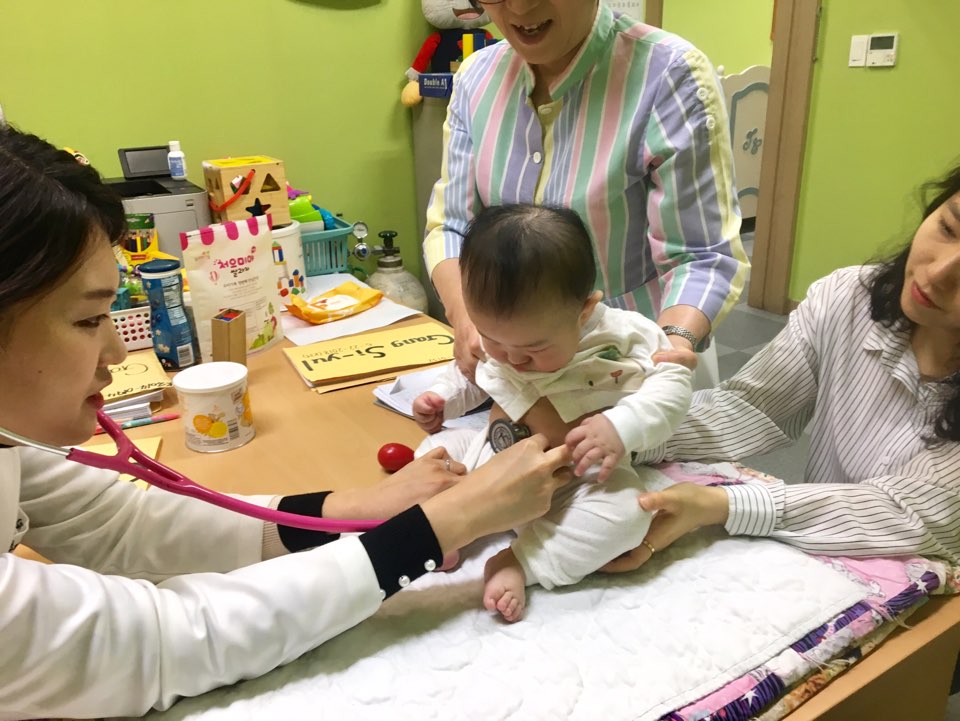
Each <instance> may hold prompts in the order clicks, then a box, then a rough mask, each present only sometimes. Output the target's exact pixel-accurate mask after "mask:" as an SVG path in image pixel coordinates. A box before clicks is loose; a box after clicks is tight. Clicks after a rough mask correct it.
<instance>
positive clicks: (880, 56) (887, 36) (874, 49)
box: [867, 33, 900, 68]
mask: <svg viewBox="0 0 960 721" xmlns="http://www.w3.org/2000/svg"><path fill="white" fill-rule="evenodd" d="M899 41H900V33H883V34H880V35H871V36H870V40H869V42H868V45H867V67H868V68H882V67H893V66H894V65H896V64H897V45H898V44H899Z"/></svg>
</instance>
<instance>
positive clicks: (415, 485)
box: [323, 448, 467, 518]
mask: <svg viewBox="0 0 960 721" xmlns="http://www.w3.org/2000/svg"><path fill="white" fill-rule="evenodd" d="M448 461H449V464H448ZM466 472H467V469H466V467H465V466H464V465H463V464H462V463H458V462H457V461H455V460H453V459H452V458H450V454H449V453H447V451H446V449H445V448H433V449H431V450H430V451H428V452H427V453H425V454H423V455H422V456H420V458H417V459H415V460H413V461H411V462H410V463H408V464H407V465H405V466H404V467H403V468H401V469H400V470H399V471H396V472H395V473H391V474H390V475H389V476H387V477H386V478H384V479H383V480H382V481H380V483H376V484H374V485H372V486H368V487H366V488H350V489H345V490H342V491H334V492H333V493H331V494H330V495H329V496H327V498H326V500H325V501H324V504H323V515H324V517H326V518H391V517H392V516H395V515H397V514H398V513H400V512H401V511H405V510H407V509H408V508H410V507H411V506H415V505H417V504H418V503H422V502H423V501H426V500H427V499H428V498H433V497H434V496H435V495H437V494H438V493H440V492H441V491H445V490H447V489H448V488H450V487H452V486H454V485H455V484H456V483H457V482H458V481H459V480H460V479H461V478H462V477H463V475H464V474H465V473H466Z"/></svg>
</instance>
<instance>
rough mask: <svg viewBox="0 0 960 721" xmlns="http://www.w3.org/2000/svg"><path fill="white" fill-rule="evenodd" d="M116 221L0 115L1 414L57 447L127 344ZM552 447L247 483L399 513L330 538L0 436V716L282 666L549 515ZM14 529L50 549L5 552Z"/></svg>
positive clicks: (113, 703)
mask: <svg viewBox="0 0 960 721" xmlns="http://www.w3.org/2000/svg"><path fill="white" fill-rule="evenodd" d="M124 233H125V223H124V213H123V208H122V206H121V203H120V199H119V197H117V196H116V195H115V194H114V192H113V191H112V190H110V189H109V188H107V187H106V186H104V185H103V184H102V183H101V182H100V178H99V176H98V175H97V173H96V171H95V170H93V169H92V168H90V167H88V166H83V165H80V164H79V163H77V162H76V160H74V158H73V157H72V156H71V155H69V154H68V153H66V152H63V151H59V150H57V149H55V148H54V147H52V146H51V145H49V144H48V143H46V142H44V141H43V140H41V139H40V138H37V137H35V136H33V135H27V134H25V133H21V132H18V131H16V130H14V129H12V128H9V127H3V126H0V428H3V429H6V430H9V431H11V432H13V433H16V434H19V435H22V436H26V437H29V438H31V439H34V440H36V441H40V442H42V443H47V444H54V445H68V444H76V443H81V442H83V441H85V440H86V439H87V438H89V437H90V435H91V434H92V433H93V430H94V427H95V425H96V411H97V409H98V408H100V407H101V406H102V405H103V396H102V395H101V391H102V390H103V389H104V388H105V387H106V386H107V385H109V383H110V373H109V370H108V368H107V366H108V364H112V363H119V362H121V361H122V360H123V358H124V356H125V354H126V352H125V350H124V347H123V344H122V343H121V341H120V339H119V338H118V336H117V333H116V331H115V330H114V327H113V323H112V322H111V321H110V315H109V312H110V304H111V303H112V301H113V299H114V297H115V296H116V291H117V283H118V276H117V265H116V260H115V259H114V255H113V252H112V249H111V244H113V243H116V242H118V241H119V240H120V239H121V238H122V237H123V235H124ZM545 445H546V441H545V439H544V438H543V437H542V436H540V437H534V438H531V439H528V440H526V441H524V442H523V443H521V444H519V445H518V447H517V449H516V450H515V451H514V449H510V450H509V451H508V452H504V453H502V454H500V455H499V456H498V457H497V458H496V459H494V460H493V461H492V462H491V463H490V464H487V465H486V466H484V467H483V468H481V469H478V470H477V471H475V472H473V473H471V474H469V475H467V476H465V477H463V478H462V480H460V479H458V477H457V474H462V473H463V467H462V466H461V465H460V464H459V463H455V462H452V461H450V459H449V458H448V457H447V456H446V454H445V451H443V450H442V449H437V452H435V453H431V454H429V457H427V456H425V457H424V459H421V460H420V461H417V462H414V464H410V465H409V466H407V467H406V468H405V469H403V470H402V471H400V472H398V474H395V475H394V476H393V477H391V479H390V480H389V481H387V482H385V484H381V486H379V487H377V488H374V489H371V491H356V492H347V491H345V492H335V493H313V494H305V495H300V496H287V497H284V498H272V497H262V498H260V499H255V502H260V503H262V504H271V505H277V506H278V507H279V508H280V509H281V510H285V511H291V512H295V513H303V514H307V515H313V516H328V517H334V518H338V517H339V518H364V517H366V518H383V517H389V516H394V517H393V518H391V519H390V520H388V521H387V522H386V523H384V524H383V525H381V526H380V527H378V528H376V529H374V530H372V531H369V532H367V533H365V534H363V535H361V536H359V537H349V538H342V539H341V538H338V537H337V536H336V535H330V534H325V533H321V532H311V531H301V530H298V529H292V528H286V527H277V526H276V525H274V524H272V523H263V522H262V521H258V520H255V519H252V518H247V517H245V516H239V515H236V514H234V513H231V512H229V511H225V510H224V509H221V508H217V507H214V506H210V505H207V504H205V503H202V502H199V501H197V500H195V499H191V498H186V497H182V496H176V495H173V494H168V493H164V492H160V491H156V492H151V493H143V492H142V491H141V490H140V489H139V488H137V487H136V486H135V485H133V484H131V483H126V482H121V481H119V480H118V478H117V474H116V473H112V472H109V471H101V470H97V469H93V468H88V467H85V466H81V465H78V464H76V463H73V462H71V461H67V460H65V459H63V458H62V457H61V456H58V455H54V454H51V453H47V452H44V451H39V450H34V449H31V448H22V447H8V446H2V447H0V546H2V549H3V551H4V553H2V554H0V718H3V719H18V718H37V717H50V716H56V717H62V716H70V717H83V718H88V717H100V716H120V715H122V716H139V715H141V714H143V713H145V712H146V711H148V710H149V709H150V708H151V707H154V708H165V707H167V706H169V705H170V704H172V703H173V702H174V701H176V699H177V698H179V697H181V696H192V695H196V694H200V693H203V692H204V691H207V690H209V689H212V688H214V687H216V686H220V685H224V684H230V683H234V682H236V681H238V680H240V679H245V678H252V677H255V676H259V675H261V674H263V673H266V672H267V671H269V670H271V669H272V668H275V667H276V666H279V665H282V664H285V663H289V662H290V661H292V660H294V659H295V658H297V657H298V656H300V655H301V654H303V653H305V652H306V651H308V650H310V649H312V648H315V647H316V646H318V645H320V644H321V643H323V642H324V641H325V640H327V639H329V638H331V637H332V636H335V635H337V634H338V633H341V632H342V631H345V630H346V629H348V628H350V627H351V626H354V625H355V624H357V623H359V622H360V621H362V620H363V619H364V618H366V617H368V616H370V615H371V614H373V613H374V612H376V610H377V609H378V608H379V606H380V604H381V602H382V601H383V599H384V598H385V597H386V596H388V595H390V594H392V593H394V592H396V591H398V590H399V589H400V588H401V587H402V586H405V585H407V584H408V583H409V582H410V581H411V580H413V579H416V578H418V577H419V576H421V575H423V574H424V573H425V572H427V571H429V570H431V569H432V568H435V567H436V566H437V565H439V563H440V562H441V560H442V557H443V554H444V553H445V552H449V551H453V550H455V549H457V548H459V547H461V546H463V545H464V544H466V543H469V542H470V541H472V540H474V539H476V538H478V537H480V536H483V535H487V534H489V533H492V532H496V531H500V530H506V529H508V528H512V527H514V526H516V525H519V524H521V523H524V522H526V521H529V520H532V519H534V518H536V517H538V516H539V515H541V514H542V513H544V512H545V511H546V510H547V509H548V507H549V505H550V499H551V496H552V495H553V492H554V491H555V490H556V489H557V488H558V487H559V486H560V485H562V483H563V482H564V480H565V476H564V474H557V475H556V476H555V475H554V471H555V470H556V469H557V468H558V467H560V466H562V465H564V464H565V463H566V462H567V461H568V460H569V454H568V453H567V452H566V450H565V449H564V448H558V449H555V450H553V451H549V452H546V453H544V452H543V450H542V449H543V448H544V446H545ZM318 462H320V460H319V459H318ZM408 469H409V470H408ZM445 489H446V490H445ZM438 491H442V492H439V493H438ZM417 504H419V505H417ZM395 514H399V515H395ZM21 541H22V542H24V543H26V544H28V545H29V546H30V547H32V548H33V549H35V550H36V551H38V552H40V553H41V554H43V555H44V556H46V557H47V558H49V559H51V560H52V561H54V562H55V563H54V564H52V565H46V564H41V563H36V562H33V561H28V560H25V559H23V558H20V557H18V556H16V555H14V554H13V553H12V551H13V550H14V548H16V546H17V545H18V544H19V543H20V542H21ZM317 546H319V548H314V547H317ZM308 548H314V550H309V551H305V552H304V553H296V554H294V553H291V552H292V551H298V550H302V549H308ZM8 549H9V551H8Z"/></svg>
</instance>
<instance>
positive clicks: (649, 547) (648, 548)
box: [640, 538, 657, 556]
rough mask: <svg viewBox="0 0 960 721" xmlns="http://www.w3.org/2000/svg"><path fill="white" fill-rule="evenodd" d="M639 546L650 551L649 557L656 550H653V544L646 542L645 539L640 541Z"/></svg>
mask: <svg viewBox="0 0 960 721" xmlns="http://www.w3.org/2000/svg"><path fill="white" fill-rule="evenodd" d="M640 545H641V546H646V547H647V550H648V551H650V555H651V556H652V555H653V554H654V553H656V552H657V549H656V548H654V547H653V544H652V543H650V541H648V540H647V539H646V538H644V539H643V540H642V541H640Z"/></svg>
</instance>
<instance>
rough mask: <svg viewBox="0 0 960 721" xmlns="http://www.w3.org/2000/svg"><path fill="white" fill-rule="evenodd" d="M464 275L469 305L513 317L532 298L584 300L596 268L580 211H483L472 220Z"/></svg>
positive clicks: (463, 254) (519, 207)
mask: <svg viewBox="0 0 960 721" xmlns="http://www.w3.org/2000/svg"><path fill="white" fill-rule="evenodd" d="M460 274H461V279H462V281H463V294H464V298H466V300H467V301H468V302H469V303H470V305H472V306H474V307H477V308H482V309H483V310H485V311H488V312H490V313H492V314H494V315H497V316H504V317H510V316H511V315H513V314H514V313H515V312H516V311H518V310H520V309H521V308H523V306H524V305H525V304H526V303H528V302H529V301H531V300H533V299H534V298H536V299H538V301H540V300H543V299H548V300H550V301H554V302H556V301H560V302H567V301H570V302H576V303H582V302H584V301H586V299H587V298H588V297H589V296H590V293H591V292H592V291H593V288H594V284H595V282H596V276H597V265H596V262H595V261H594V258H593V244H592V243H591V241H590V234H589V233H588V232H587V228H586V226H584V224H583V221H582V220H581V219H580V216H579V215H577V213H576V211H574V210H570V209H569V208H558V207H551V206H545V205H532V204H528V203H518V204H510V205H496V206H493V207H490V208H485V209H484V210H482V211H481V212H480V213H479V214H478V215H477V216H476V217H475V218H474V219H473V222H471V223H470V226H469V227H468V228H467V232H466V235H465V236H464V239H463V247H462V248H461V250H460Z"/></svg>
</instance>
